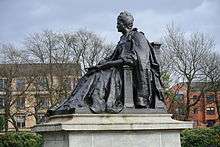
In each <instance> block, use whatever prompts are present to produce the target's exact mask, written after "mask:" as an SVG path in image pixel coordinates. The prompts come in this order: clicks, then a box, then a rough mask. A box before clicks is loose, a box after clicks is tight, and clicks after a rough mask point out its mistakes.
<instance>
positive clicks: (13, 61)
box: [0, 44, 35, 131]
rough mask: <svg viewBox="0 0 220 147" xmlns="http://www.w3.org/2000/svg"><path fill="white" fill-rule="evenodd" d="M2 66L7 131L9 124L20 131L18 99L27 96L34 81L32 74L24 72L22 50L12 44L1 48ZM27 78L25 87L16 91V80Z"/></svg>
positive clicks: (0, 69)
mask: <svg viewBox="0 0 220 147" xmlns="http://www.w3.org/2000/svg"><path fill="white" fill-rule="evenodd" d="M0 50H1V52H2V54H1V59H0V60H1V64H0V77H1V78H3V79H4V81H5V82H4V87H3V91H2V94H3V96H4V105H5V107H4V111H5V113H4V116H5V131H8V123H9V122H11V124H12V125H13V126H14V128H15V129H16V131H18V126H17V123H16V120H15V117H16V114H17V113H18V112H19V111H20V110H19V109H16V108H15V103H16V101H17V100H18V99H20V98H21V97H24V96H25V92H26V91H27V90H28V88H29V86H30V85H31V83H32V81H33V80H34V77H35V76H33V75H31V74H32V73H31V72H28V74H25V73H27V72H26V71H23V69H24V68H21V65H22V64H23V63H24V59H25V58H24V56H23V52H22V51H21V50H18V49H16V48H15V47H14V46H13V45H12V44H2V45H1V48H0ZM24 75H25V76H26V79H25V83H24V87H23V88H22V89H19V91H18V90H16V89H15V86H14V84H13V83H14V80H15V79H16V78H19V77H23V76H24Z"/></svg>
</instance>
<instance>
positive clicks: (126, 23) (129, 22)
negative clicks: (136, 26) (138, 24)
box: [117, 11, 134, 33]
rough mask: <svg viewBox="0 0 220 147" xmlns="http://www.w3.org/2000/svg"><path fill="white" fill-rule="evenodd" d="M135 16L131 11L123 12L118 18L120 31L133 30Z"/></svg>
mask: <svg viewBox="0 0 220 147" xmlns="http://www.w3.org/2000/svg"><path fill="white" fill-rule="evenodd" d="M133 22H134V18H133V16H132V15H131V14H130V13H129V12H126V11H124V12H121V13H120V14H119V16H118V18H117V29H118V32H122V33H123V32H125V31H127V30H131V29H132V27H133Z"/></svg>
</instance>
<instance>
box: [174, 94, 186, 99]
mask: <svg viewBox="0 0 220 147" xmlns="http://www.w3.org/2000/svg"><path fill="white" fill-rule="evenodd" d="M183 97H184V94H176V96H175V100H182V99H183Z"/></svg>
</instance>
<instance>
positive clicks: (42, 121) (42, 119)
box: [38, 114, 47, 124]
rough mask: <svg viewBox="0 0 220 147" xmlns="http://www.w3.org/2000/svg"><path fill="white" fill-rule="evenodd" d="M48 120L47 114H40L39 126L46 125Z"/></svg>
mask: <svg viewBox="0 0 220 147" xmlns="http://www.w3.org/2000/svg"><path fill="white" fill-rule="evenodd" d="M46 120H47V119H46V116H45V114H38V124H41V123H45V122H46Z"/></svg>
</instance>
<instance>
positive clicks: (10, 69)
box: [0, 63, 81, 77]
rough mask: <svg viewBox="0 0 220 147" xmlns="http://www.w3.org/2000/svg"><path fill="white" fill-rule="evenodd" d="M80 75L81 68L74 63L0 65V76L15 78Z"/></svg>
mask: <svg viewBox="0 0 220 147" xmlns="http://www.w3.org/2000/svg"><path fill="white" fill-rule="evenodd" d="M49 73H52V74H53V75H75V76H80V75H81V67H80V65H79V64H76V63H52V64H41V63H32V64H0V76H1V77H4V76H7V75H9V74H13V76H15V77H23V76H34V75H45V74H49Z"/></svg>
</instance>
